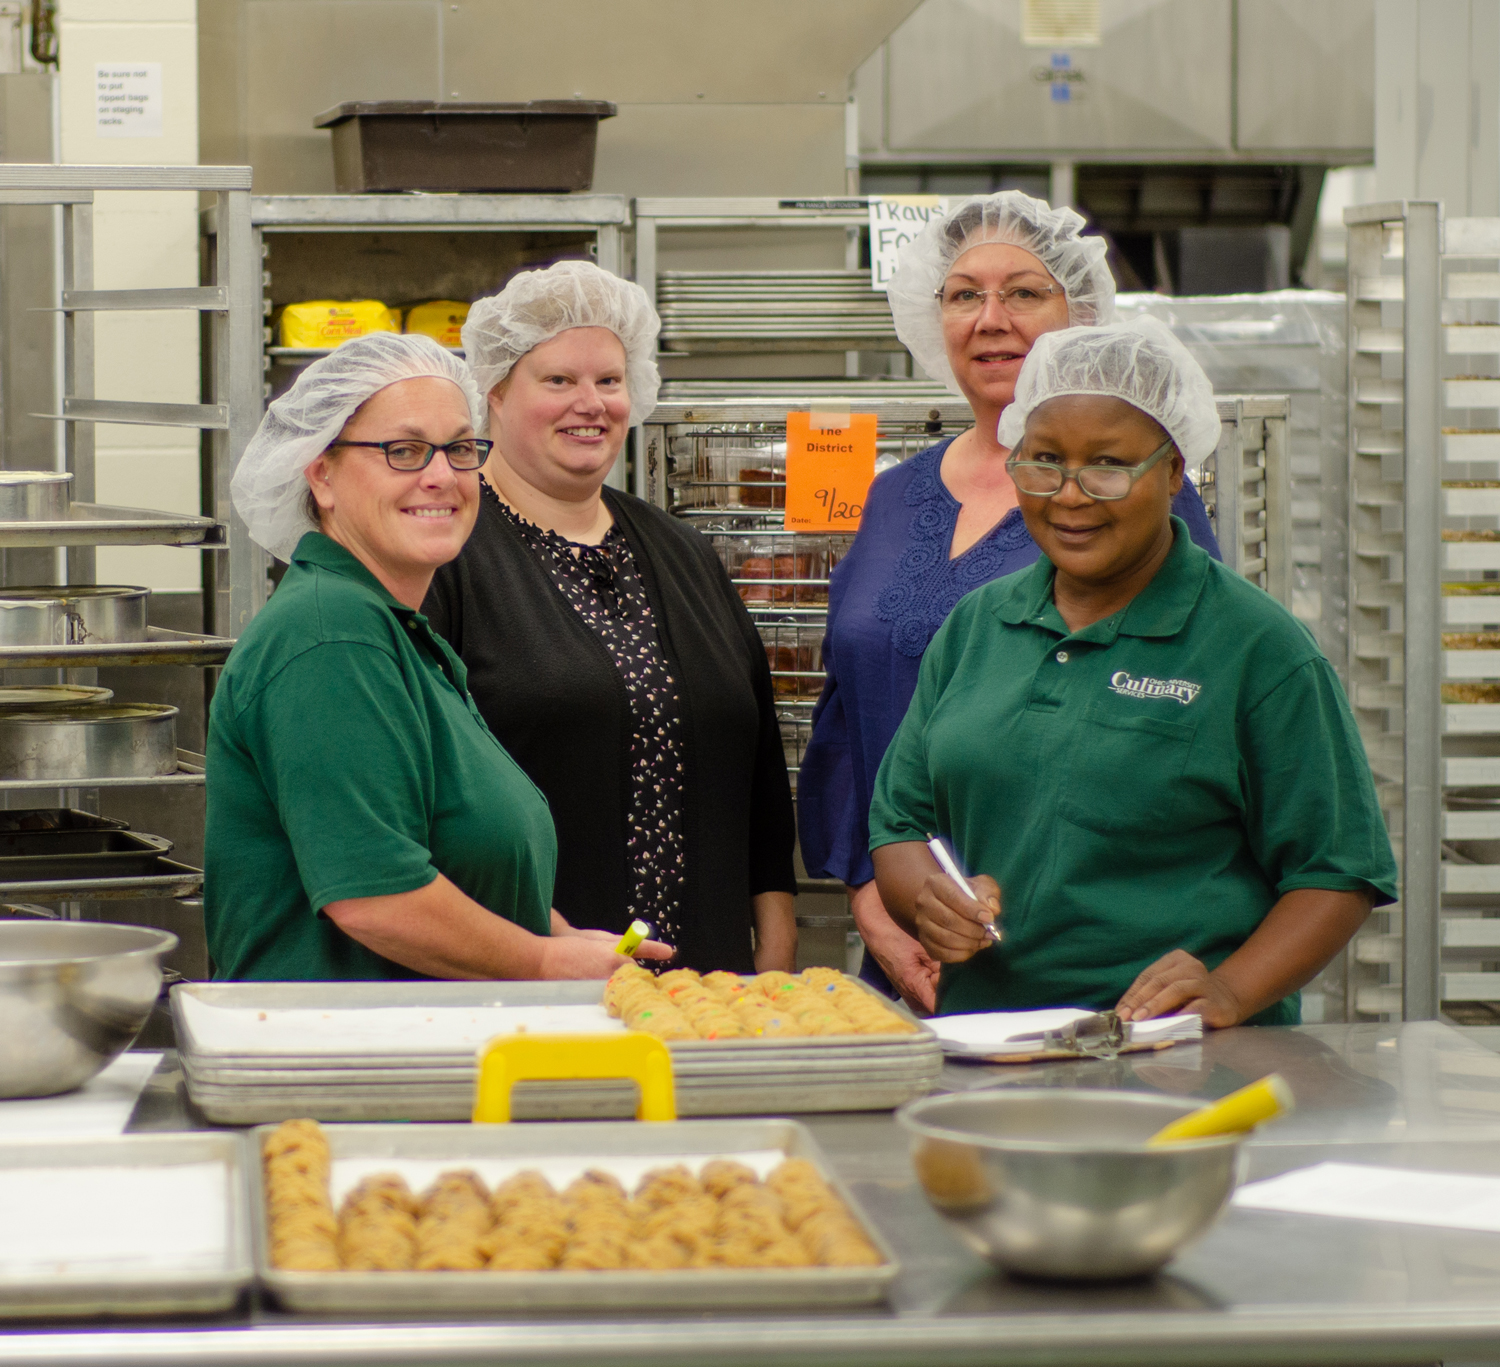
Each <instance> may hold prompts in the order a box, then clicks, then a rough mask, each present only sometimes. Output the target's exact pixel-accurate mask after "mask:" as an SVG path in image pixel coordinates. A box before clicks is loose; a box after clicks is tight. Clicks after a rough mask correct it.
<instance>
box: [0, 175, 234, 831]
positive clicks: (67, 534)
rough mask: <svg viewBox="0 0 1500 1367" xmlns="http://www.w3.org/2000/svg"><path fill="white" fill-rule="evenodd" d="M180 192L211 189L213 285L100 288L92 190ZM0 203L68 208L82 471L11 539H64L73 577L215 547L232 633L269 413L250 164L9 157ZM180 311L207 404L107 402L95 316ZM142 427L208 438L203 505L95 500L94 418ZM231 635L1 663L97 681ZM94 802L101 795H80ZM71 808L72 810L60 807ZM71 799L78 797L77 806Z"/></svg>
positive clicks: (72, 460) (23, 542) (70, 411)
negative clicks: (65, 505)
mask: <svg viewBox="0 0 1500 1367" xmlns="http://www.w3.org/2000/svg"><path fill="white" fill-rule="evenodd" d="M110 191H151V192H161V191H180V192H184V193H196V194H198V195H200V196H205V195H206V196H211V197H212V202H213V204H214V208H213V210H212V213H213V217H214V221H215V225H216V226H215V228H214V233H213V236H212V238H211V241H210V250H209V252H208V255H207V264H206V270H205V277H204V283H203V284H201V285H199V286H196V287H192V288H180V287H179V288H163V289H128V290H102V289H96V288H95V287H94V229H93V206H94V199H95V195H96V193H102V192H110ZM0 204H32V205H55V206H58V209H59V211H60V214H61V225H62V227H61V249H62V250H61V266H62V269H61V275H60V278H59V279H58V280H57V281H56V289H57V295H56V305H55V308H56V311H57V312H58V314H59V315H60V316H61V320H62V326H61V332H62V357H63V365H62V385H61V390H62V392H61V394H60V395H59V399H58V407H57V411H56V412H55V413H53V414H52V415H51V416H52V417H53V418H54V419H55V420H56V421H58V422H60V423H62V424H63V428H64V439H63V443H62V445H63V456H64V463H65V468H66V469H67V470H68V471H69V472H70V473H71V474H72V476H73V482H72V492H73V496H74V502H73V503H72V506H71V511H70V514H69V516H68V518H67V519H65V520H62V521H58V522H31V523H7V524H3V525H0V545H3V546H6V547H66V548H67V550H66V561H67V582H69V583H75V584H88V583H93V582H95V555H94V548H95V547H96V546H100V545H172V546H183V547H188V548H197V549H200V550H203V551H205V552H214V553H215V554H213V555H212V557H211V559H210V562H209V565H210V568H209V572H208V578H209V581H210V582H213V583H214V584H216V585H217V586H218V595H217V596H218V597H219V598H221V599H223V600H224V601H223V603H222V608H223V610H221V611H215V607H216V605H215V604H214V603H213V602H212V596H211V598H210V602H208V603H206V604H205V612H206V614H207V615H209V616H210V617H211V618H212V619H213V620H214V621H215V623H216V624H217V626H218V629H219V631H221V632H223V631H225V630H226V628H227V629H232V628H233V627H234V614H233V613H232V612H230V611H228V606H229V605H228V602H227V599H228V596H229V590H228V583H229V579H230V576H229V575H227V574H226V573H225V572H224V570H223V567H222V563H221V560H222V558H224V557H222V556H221V554H220V553H222V552H227V553H228V554H227V559H229V561H230V562H231V564H233V563H235V562H237V561H239V560H241V559H242V558H243V556H244V553H245V549H246V546H247V545H248V542H247V540H246V538H245V536H244V529H243V527H242V526H240V525H239V524H238V523H237V522H236V521H235V519H234V518H233V517H232V516H231V515H230V512H229V507H228V490H229V478H230V474H231V473H232V471H233V469H234V463H235V461H236V460H237V458H238V456H239V453H240V452H241V451H242V450H243V449H244V447H245V445H246V443H247V442H248V441H249V439H250V436H251V434H252V433H253V432H254V429H255V424H256V422H257V421H258V420H259V417H260V395H259V392H258V388H257V386H256V384H255V367H254V354H253V349H254V345H255V340H256V331H255V329H256V322H255V317H254V312H253V310H254V307H255V304H256V287H255V281H254V279H253V276H252V269H253V263H252V258H251V253H250V213H249V210H250V168H249V167H237V166H55V165H8V166H0ZM143 310H153V311H154V310H176V311H186V312H190V313H195V314H198V315H200V316H201V317H203V318H205V319H206V320H207V327H206V353H207V354H206V356H205V364H204V376H205V378H204V392H203V393H202V395H201V399H202V402H200V403H195V404H189V403H150V402H137V401H127V400H118V399H100V398H97V397H96V396H95V388H94V361H95V357H94V317H95V315H96V314H98V313H101V312H115V311H126V312H139V311H143ZM101 422H108V423H132V424H144V425H148V426H155V427H161V426H166V427H187V428H192V429H197V430H199V431H201V432H203V433H205V434H206V437H207V441H206V447H207V453H208V460H207V461H206V462H205V478H204V487H203V501H204V513H203V515H201V516H186V515H182V514H178V513H168V512H158V511H154V510H150V509H136V508H115V507H109V506H105V505H101V504H98V503H96V502H95V501H94V426H95V424H97V423H101ZM232 644H233V642H232V641H231V640H230V639H228V638H227V636H225V635H217V636H216V635H212V634H209V633H199V634H195V635H183V634H181V633H176V632H165V631H161V630H154V631H152V632H150V633H149V635H148V639H147V640H146V641H144V642H140V643H136V644H119V645H110V646H104V647H99V646H73V647H69V646H57V647H48V648H33V647H7V648H5V649H4V650H0V668H6V669H48V670H58V671H60V674H59V677H60V678H63V679H66V680H67V681H68V682H74V683H91V682H93V681H94V676H93V674H92V672H91V671H92V670H93V669H95V668H97V667H98V666H99V665H101V664H109V665H112V666H118V665H129V664H139V665H146V664H172V665H176V666H182V667H207V666H213V665H218V664H222V663H223V661H224V659H225V657H226V656H227V654H228V651H229V648H230V646H231V645H232ZM179 756H180V758H179V763H178V769H177V771H176V773H174V774H170V775H166V776H158V777H152V778H141V779H132V780H118V779H117V780H97V781H93V782H91V783H89V784H88V785H87V786H84V785H74V786H70V787H68V788H66V789H59V786H58V784H57V783H56V782H51V783H50V784H49V783H47V782H43V781H24V782H3V781H0V793H8V792H26V793H32V792H48V791H51V792H67V793H69V794H76V793H78V792H79V791H82V792H85V793H88V792H91V791H93V790H94V789H96V788H102V787H119V786H126V785H130V786H135V785H155V784H168V785H183V786H199V785H201V784H202V782H203V770H202V761H201V756H194V755H188V754H187V752H179ZM79 801H82V802H84V803H86V804H88V805H92V799H91V798H81V799H79ZM64 805H70V804H68V803H64ZM71 805H77V802H76V801H75V802H74V803H72V804H71Z"/></svg>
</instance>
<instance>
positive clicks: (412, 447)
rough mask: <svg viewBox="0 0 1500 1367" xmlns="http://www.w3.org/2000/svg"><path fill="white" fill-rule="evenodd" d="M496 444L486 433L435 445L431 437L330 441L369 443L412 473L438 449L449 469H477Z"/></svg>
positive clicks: (393, 464) (394, 466) (422, 467)
mask: <svg viewBox="0 0 1500 1367" xmlns="http://www.w3.org/2000/svg"><path fill="white" fill-rule="evenodd" d="M494 444H495V443H494V442H492V441H486V440H485V439H484V438H483V437H463V438H462V439H460V440H459V441H450V442H449V443H448V444H447V445H446V446H434V445H433V444H432V443H431V442H430V441H415V440H412V439H411V438H403V439H402V440H401V441H335V442H330V443H329V446H330V447H333V446H368V447H369V448H370V449H371V450H374V451H379V452H380V453H381V454H382V455H384V456H385V463H386V464H387V465H389V466H390V467H391V469H392V470H401V471H403V472H405V473H408V474H409V473H410V472H411V471H413V470H425V469H426V468H427V467H428V466H429V465H431V464H432V458H433V457H434V456H435V455H437V453H438V452H439V451H441V452H442V453H443V455H444V457H445V458H446V459H447V461H448V465H449V468H450V469H453V470H477V469H479V467H480V466H481V465H483V464H484V463H485V461H487V460H488V459H489V457H490V448H491V447H493V446H494Z"/></svg>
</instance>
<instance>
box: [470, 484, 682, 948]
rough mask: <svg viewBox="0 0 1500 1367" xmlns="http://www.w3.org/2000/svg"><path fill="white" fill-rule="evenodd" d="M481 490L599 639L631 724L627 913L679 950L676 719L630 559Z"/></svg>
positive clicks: (622, 547) (608, 540) (614, 544)
mask: <svg viewBox="0 0 1500 1367" xmlns="http://www.w3.org/2000/svg"><path fill="white" fill-rule="evenodd" d="M482 487H483V489H484V491H485V493H486V494H487V495H488V496H489V497H491V498H493V499H494V500H495V503H496V504H497V505H498V506H499V508H500V511H501V512H502V513H503V514H504V516H505V517H506V519H507V520H508V521H509V522H510V523H511V524H512V525H513V526H514V527H515V528H516V529H517V531H519V532H520V534H521V537H522V539H523V540H524V541H525V542H526V544H527V545H528V546H529V547H530V548H531V551H532V553H533V554H534V555H535V556H536V557H537V559H538V561H540V562H541V564H542V566H543V568H544V569H545V570H546V571H547V575H548V577H549V578H550V579H551V580H552V582H553V583H554V584H555V585H557V589H558V591H559V592H560V593H561V594H562V595H563V597H564V598H566V599H567V600H568V602H570V603H571V604H572V605H573V607H574V609H575V610H576V611H577V613H578V615H579V616H580V617H582V618H583V620H584V621H585V622H587V623H588V625H589V627H590V628H591V629H592V630H593V632H594V634H595V635H597V636H598V638H599V640H600V642H601V643H602V644H603V646H604V648H605V650H607V651H608V652H609V655H610V658H611V659H612V660H613V661H614V664H615V669H616V670H618V671H619V675H620V679H621V681H622V682H623V683H624V685H625V692H626V696H627V698H628V699H629V704H630V720H631V734H630V812H629V815H628V817H627V840H626V846H625V853H626V858H627V859H628V860H629V863H630V878H631V892H630V900H629V905H628V910H629V914H630V916H631V917H632V918H635V917H639V918H640V919H641V920H643V921H648V922H650V923H651V925H652V926H654V927H655V932H656V933H655V938H656V939H659V940H664V941H666V943H668V944H675V943H676V942H677V933H678V918H679V916H680V915H681V912H682V897H683V842H682V773H683V770H682V718H681V715H680V713H679V709H678V706H677V685H676V683H675V681H674V680H673V678H672V676H671V674H670V673H669V672H668V669H667V661H666V656H665V655H664V654H663V652H662V647H661V641H660V639H659V637H658V636H657V632H656V621H655V618H654V617H653V615H652V612H651V602H650V600H649V599H648V598H647V597H646V590H645V587H644V586H643V585H642V583H641V578H640V575H639V573H638V572H637V570H636V564H635V556H634V555H633V554H632V553H631V550H630V545H629V543H628V542H627V541H626V540H625V538H624V536H623V535H622V534H621V532H620V529H619V528H618V527H611V528H610V529H609V531H608V532H606V533H605V535H604V540H603V541H602V542H601V543H600V544H599V545H597V546H584V545H579V544H578V543H576V542H573V541H569V540H568V539H567V538H566V537H564V536H560V535H559V534H558V533H557V532H550V531H544V530H543V529H542V528H541V527H538V526H537V525H536V524H535V523H533V522H528V521H527V520H526V519H525V518H523V517H521V516H520V515H519V514H518V513H517V512H516V511H515V510H514V509H513V508H511V507H510V506H509V505H508V504H507V503H505V502H504V501H503V500H502V499H500V498H499V496H498V495H496V494H495V492H494V490H493V489H491V488H490V486H489V485H488V484H484V485H483V486H482Z"/></svg>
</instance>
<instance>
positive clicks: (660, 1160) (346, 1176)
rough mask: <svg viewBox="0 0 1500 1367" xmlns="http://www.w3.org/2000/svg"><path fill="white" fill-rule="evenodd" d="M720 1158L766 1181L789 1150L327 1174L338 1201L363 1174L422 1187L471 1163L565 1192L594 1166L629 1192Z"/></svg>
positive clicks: (491, 1174)
mask: <svg viewBox="0 0 1500 1367" xmlns="http://www.w3.org/2000/svg"><path fill="white" fill-rule="evenodd" d="M716 1158H726V1159H732V1160H733V1161H734V1162H736V1163H743V1164H745V1166H746V1167H750V1168H754V1169H755V1175H756V1176H757V1177H759V1178H761V1179H762V1180H764V1178H765V1177H766V1175H767V1174H768V1173H770V1171H771V1170H772V1169H773V1168H774V1167H776V1165H777V1164H778V1163H780V1162H781V1161H782V1160H783V1159H785V1158H786V1154H785V1153H783V1152H782V1151H781V1150H780V1149H748V1150H744V1151H742V1152H739V1153H695V1154H687V1155H684V1156H681V1157H674V1156H673V1155H670V1154H659V1153H658V1154H642V1155H634V1154H603V1153H596V1154H565V1155H559V1156H558V1157H556V1158H474V1159H468V1158H336V1159H334V1161H333V1170H332V1172H331V1173H330V1174H329V1178H328V1190H329V1195H330V1196H331V1197H332V1199H333V1203H334V1205H338V1203H339V1202H340V1201H342V1200H343V1199H344V1197H345V1196H347V1195H348V1194H349V1191H350V1190H351V1189H352V1188H353V1187H354V1186H355V1185H356V1184H357V1183H359V1182H361V1181H362V1180H363V1179H364V1178H366V1177H370V1176H372V1175H373V1174H375V1173H377V1172H394V1173H399V1174H400V1175H401V1176H402V1177H404V1178H405V1179H406V1185H407V1186H409V1187H410V1188H411V1189H412V1190H413V1191H415V1192H421V1191H423V1190H425V1189H426V1187H427V1186H428V1185H429V1184H430V1183H431V1182H432V1181H433V1179H434V1178H436V1177H437V1176H438V1175H439V1174H440V1173H445V1172H452V1171H454V1170H455V1169H459V1168H466V1169H469V1170H470V1171H473V1172H477V1173H478V1174H479V1176H480V1177H481V1178H483V1180H484V1181H485V1182H486V1183H487V1184H488V1185H489V1186H491V1187H494V1186H496V1185H497V1184H498V1183H500V1182H503V1181H505V1179H506V1178H507V1177H514V1176H515V1175H516V1173H518V1172H539V1173H541V1174H542V1176H543V1177H545V1178H546V1179H547V1180H548V1181H549V1182H551V1183H552V1185H553V1186H554V1187H555V1188H557V1190H558V1191H561V1190H562V1189H563V1188H564V1187H565V1186H567V1185H568V1183H569V1182H571V1181H572V1180H573V1179H574V1178H575V1177H581V1176H582V1175H583V1174H584V1173H585V1172H587V1171H588V1170H589V1169H590V1168H596V1169H598V1170H599V1171H600V1172H607V1173H609V1174H610V1175H611V1176H614V1177H618V1178H619V1179H620V1182H621V1183H622V1184H623V1186H624V1187H625V1190H626V1191H634V1190H635V1187H636V1184H637V1183H638V1182H640V1180H641V1178H642V1177H644V1176H645V1175H646V1174H647V1173H648V1172H650V1171H651V1170H652V1168H669V1167H673V1166H675V1165H676V1164H678V1163H681V1164H683V1165H684V1166H685V1167H686V1168H687V1169H688V1170H689V1171H690V1172H693V1173H698V1172H701V1171H702V1169H703V1165H704V1164H705V1163H708V1162H711V1161H713V1160H714V1159H716Z"/></svg>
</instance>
